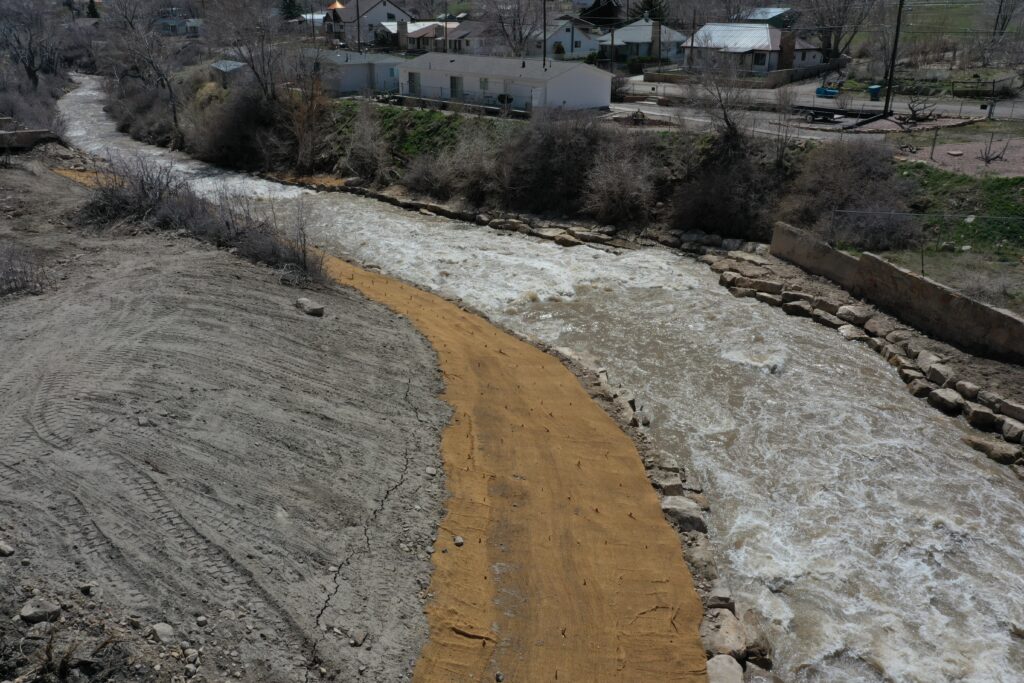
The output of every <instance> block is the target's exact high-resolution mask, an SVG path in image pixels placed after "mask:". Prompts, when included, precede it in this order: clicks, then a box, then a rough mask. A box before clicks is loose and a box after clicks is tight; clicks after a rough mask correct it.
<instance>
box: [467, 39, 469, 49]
mask: <svg viewBox="0 0 1024 683" xmlns="http://www.w3.org/2000/svg"><path fill="white" fill-rule="evenodd" d="M466 47H469V38H466Z"/></svg>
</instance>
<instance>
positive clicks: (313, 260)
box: [82, 157, 322, 278]
mask: <svg viewBox="0 0 1024 683" xmlns="http://www.w3.org/2000/svg"><path fill="white" fill-rule="evenodd" d="M100 178H101V179H100V181H99V183H98V187H97V188H96V190H95V192H94V193H93V197H92V199H91V200H90V201H89V202H88V203H87V204H86V205H85V207H83V209H82V212H83V216H84V217H85V218H86V219H88V220H92V221H94V222H98V223H109V222H111V221H117V220H145V221H147V222H148V223H149V224H150V225H152V226H153V227H155V228H158V229H165V230H186V231H188V232H189V233H190V234H192V235H193V236H194V237H196V238H198V239H202V240H204V241H206V242H210V243H212V244H215V245H217V246H220V247H234V248H236V249H237V250H238V254H239V255H241V256H243V257H246V258H249V259H252V260H254V261H259V262H262V263H266V264H268V265H271V266H277V267H282V268H284V269H286V270H288V271H290V272H299V273H301V274H302V275H303V276H305V277H313V278H319V277H321V275H322V268H321V263H322V260H321V258H319V257H316V256H314V255H313V254H312V252H311V251H310V249H309V243H310V240H309V232H308V225H309V221H308V213H307V211H306V209H305V206H304V205H303V204H302V203H301V201H300V202H298V203H297V205H296V207H295V210H294V212H293V213H292V214H291V216H290V218H288V220H282V219H281V218H280V217H279V215H278V213H277V211H275V209H274V207H272V206H271V207H270V208H269V209H266V208H264V207H263V206H261V205H259V204H257V203H256V202H254V201H253V200H252V199H251V198H248V197H245V196H228V195H224V196H221V197H219V198H218V199H217V201H210V200H208V199H204V198H202V197H200V196H198V195H197V194H196V193H195V192H194V191H193V190H192V189H191V188H190V187H189V186H188V184H187V183H185V182H184V181H183V180H180V179H179V178H177V177H176V176H175V175H174V173H173V172H172V170H171V169H170V167H168V166H164V165H161V164H157V163H154V162H151V161H149V160H146V159H144V158H141V157H140V158H134V159H130V160H127V161H124V160H121V161H117V162H116V163H114V164H113V166H112V168H111V170H110V172H109V173H107V174H103V175H101V176H100Z"/></svg>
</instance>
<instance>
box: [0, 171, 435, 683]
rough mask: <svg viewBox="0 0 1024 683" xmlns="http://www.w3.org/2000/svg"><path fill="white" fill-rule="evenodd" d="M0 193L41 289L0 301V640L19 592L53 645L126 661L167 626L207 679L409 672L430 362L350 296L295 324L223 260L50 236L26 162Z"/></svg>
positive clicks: (269, 275)
mask: <svg viewBox="0 0 1024 683" xmlns="http://www.w3.org/2000/svg"><path fill="white" fill-rule="evenodd" d="M0 195H6V196H15V197H17V198H18V199H19V202H20V204H21V205H22V206H23V207H24V208H25V211H24V212H23V213H22V214H21V215H20V216H19V217H18V218H17V219H15V220H5V221H4V222H3V223H2V224H0V239H5V240H8V239H13V240H15V241H18V242H19V243H21V244H23V245H26V246H28V247H30V248H36V249H40V250H42V251H43V252H45V253H46V261H47V263H48V264H50V272H51V278H52V280H53V282H52V284H51V286H50V287H49V288H48V289H47V290H46V291H45V292H44V293H43V294H42V295H41V296H19V297H8V298H6V299H0V349H3V353H2V354H0V438H2V439H3V446H2V448H0V540H2V541H4V542H6V543H8V544H10V545H11V546H13V547H14V548H15V550H16V552H15V554H14V555H13V556H11V557H7V558H0V585H2V586H5V587H7V588H5V590H4V593H5V594H4V596H3V597H2V599H0V608H2V613H3V616H4V617H5V618H4V619H3V620H0V621H3V622H4V626H3V627H0V638H2V639H3V640H6V641H8V644H9V643H10V642H14V641H19V640H20V639H21V638H23V637H24V636H25V635H26V633H25V631H26V629H25V628H24V627H23V626H19V625H18V624H17V623H15V622H12V621H11V620H10V617H11V616H13V615H15V614H16V613H17V611H18V609H20V608H21V605H22V603H23V602H25V601H27V600H28V599H29V597H31V595H32V592H33V591H37V592H38V593H39V595H41V596H43V597H50V598H51V599H53V600H56V601H58V602H63V603H64V604H65V610H64V614H63V616H64V619H65V621H66V623H65V624H63V625H62V624H58V625H57V627H56V628H57V629H58V630H60V629H65V628H71V625H72V624H73V623H80V622H82V621H83V620H85V621H88V620H89V619H92V618H93V617H95V619H94V622H95V623H101V624H102V625H103V628H104V629H106V630H107V631H110V632H115V631H117V632H123V633H124V634H125V636H124V637H125V638H126V642H128V643H129V646H132V645H131V643H133V642H134V643H137V645H138V648H140V650H139V651H138V652H135V653H134V654H135V655H137V656H138V657H139V659H141V660H142V661H145V657H144V656H143V655H144V654H145V652H144V651H145V648H146V647H147V645H146V643H145V641H144V640H143V639H142V635H141V634H142V631H143V630H144V629H145V627H146V626H147V625H148V624H152V623H155V622H167V623H169V624H171V625H172V626H173V627H174V629H175V643H174V644H173V645H177V640H178V639H180V640H188V641H189V642H190V644H191V645H192V646H193V647H196V648H200V647H201V648H202V649H203V654H202V666H201V668H200V673H201V674H204V675H205V677H206V680H222V679H223V678H224V677H226V676H228V675H231V674H234V673H235V672H240V674H241V675H240V676H239V677H240V678H242V679H243V680H261V681H291V680H304V679H306V678H307V674H308V673H309V671H310V662H313V663H312V672H313V674H314V675H311V676H309V678H310V679H319V677H320V671H319V667H320V666H323V667H324V668H325V669H326V670H327V672H328V675H334V676H336V677H337V679H338V680H352V679H353V678H355V677H356V676H357V675H358V673H359V672H360V671H362V673H363V674H364V675H365V676H366V677H367V679H368V680H388V681H397V680H403V679H404V678H406V677H407V676H408V675H409V673H410V672H411V666H412V662H413V660H414V659H415V657H416V655H417V653H418V652H419V651H420V649H421V647H422V644H423V642H424V640H425V638H426V635H427V624H426V620H425V618H424V615H423V599H424V597H425V591H424V590H423V589H424V587H425V586H426V585H427V581H428V580H429V572H430V563H429V558H428V556H427V555H426V553H425V551H424V548H425V547H426V546H428V545H429V544H430V543H431V541H432V534H433V533H434V528H435V525H436V523H437V521H438V520H439V519H440V516H441V513H442V503H443V486H444V484H443V480H442V478H441V477H440V476H431V475H429V474H427V472H426V469H427V468H428V467H434V468H437V469H438V470H439V469H440V460H439V456H438V450H439V441H440V433H441V429H442V428H443V427H444V425H445V424H446V423H447V421H448V416H449V409H448V407H447V406H446V405H445V404H444V403H443V402H441V401H440V400H439V398H438V397H437V395H438V393H439V392H440V390H441V378H440V374H439V372H438V371H437V369H436V358H435V355H434V352H433V351H432V349H431V348H430V346H429V344H428V343H427V342H426V341H425V340H424V339H423V338H422V337H421V336H420V335H419V334H418V333H417V332H416V331H415V330H414V329H413V327H412V326H411V325H410V324H409V323H408V322H407V321H406V320H405V319H403V318H401V317H399V316H397V315H395V314H394V313H392V312H390V311H389V310H388V309H386V308H384V307H383V306H380V305H378V304H374V303H371V302H369V301H367V300H366V299H364V298H363V297H361V296H360V295H359V294H357V293H355V292H354V291H352V290H341V291H339V290H336V289H332V290H330V291H319V292H315V294H314V296H315V297H316V298H317V300H318V301H320V302H322V303H324V304H325V305H326V307H327V315H326V316H325V317H324V318H322V319H316V318H311V317H308V316H305V315H304V314H303V313H301V312H300V311H299V310H298V309H296V308H295V307H294V305H293V302H294V300H295V298H296V297H297V296H302V295H303V293H302V292H301V291H300V290H298V289H295V288H293V287H286V286H284V285H282V284H281V283H280V281H279V275H278V274H276V273H275V272H274V271H272V270H270V269H267V268H263V267H259V266H255V265H251V264H249V263H246V262H244V261H242V260H241V259H238V258H235V257H232V256H230V255H228V254H227V253H225V252H223V251H217V250H215V249H213V248H209V247H206V246H204V245H201V244H198V243H196V242H194V241H192V240H189V239H175V238H173V237H170V236H166V235H141V236H135V237H126V236H123V235H120V236H106V235H101V234H86V233H84V232H82V231H79V230H68V229H67V228H66V227H65V226H64V225H63V221H64V218H62V216H65V215H66V213H64V212H65V211H66V210H68V209H70V208H73V206H74V205H75V203H76V202H78V201H81V197H82V191H81V190H80V189H77V188H75V187H73V186H72V185H71V184H70V183H68V182H67V181H65V180H63V179H60V178H58V177H57V176H54V175H52V174H48V173H47V172H46V171H45V170H43V169H41V168H40V167H31V165H30V166H29V167H27V168H15V169H7V170H2V171H0ZM54 197H57V198H59V201H58V200H53V199H52V198H54ZM90 582H92V583H95V584H96V585H97V586H98V589H97V590H96V591H94V593H93V596H92V597H90V598H89V601H90V602H91V603H93V604H92V606H91V607H89V606H86V605H84V604H82V603H83V602H84V601H83V600H75V599H74V598H73V597H72V595H73V594H76V593H78V590H77V587H78V586H79V585H81V584H86V583H90ZM78 597H79V598H81V595H79V596H78ZM199 615H202V616H205V617H206V618H207V621H208V623H207V624H206V625H205V626H202V627H200V626H198V625H197V616H199ZM199 621H201V620H199ZM133 632H134V635H133ZM362 633H365V634H366V637H365V639H364V640H363V639H358V640H362V642H361V645H359V646H358V647H356V646H352V645H351V644H350V641H351V640H352V638H353V636H354V635H357V634H358V635H361V634H362ZM90 635H94V634H90ZM133 637H134V638H135V640H134V641H133V640H132V638H133ZM22 642H25V641H22ZM154 652H155V651H154ZM151 654H152V653H151ZM152 661H157V660H155V659H154V660H152ZM152 661H151V662H150V664H152ZM180 664H181V663H180V662H179V663H177V665H178V666H179V667H180ZM174 666H175V662H174V661H173V660H171V659H168V660H166V661H165V662H164V668H163V672H162V673H161V674H159V675H155V674H149V675H148V676H147V675H146V672H147V671H149V672H151V671H152V669H151V668H146V669H143V670H142V671H141V673H140V672H135V673H134V674H132V675H130V676H129V675H128V674H127V672H126V673H125V675H124V676H123V677H124V678H131V679H150V680H165V678H166V677H168V676H169V674H171V673H173V671H175V669H174ZM0 678H2V676H0Z"/></svg>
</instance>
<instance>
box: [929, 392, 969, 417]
mask: <svg viewBox="0 0 1024 683" xmlns="http://www.w3.org/2000/svg"><path fill="white" fill-rule="evenodd" d="M928 403H930V404H932V405H933V406H935V407H936V408H938V409H939V410H941V411H942V412H944V413H946V414H948V415H958V414H959V413H960V409H961V408H962V407H963V403H964V399H963V397H962V396H961V395H960V394H958V393H957V392H956V390H955V389H936V390H935V391H933V392H931V393H930V394H928Z"/></svg>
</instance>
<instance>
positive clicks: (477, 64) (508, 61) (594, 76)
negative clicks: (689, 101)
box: [398, 52, 612, 112]
mask: <svg viewBox="0 0 1024 683" xmlns="http://www.w3.org/2000/svg"><path fill="white" fill-rule="evenodd" d="M398 72H399V76H398V79H399V89H400V94H401V95H402V97H403V98H404V99H405V100H406V101H407V102H411V103H416V102H422V101H424V100H431V101H439V102H456V103H463V104H470V105H477V106H481V107H485V108H493V109H494V110H499V109H503V110H511V111H521V112H532V111H534V110H536V109H567V110H583V109H607V108H608V106H609V105H610V104H611V83H612V75H611V73H609V72H608V71H606V70H604V69H598V68H596V67H593V66H591V65H589V64H584V63H583V62H580V61H558V60H554V59H546V60H541V59H530V58H521V57H514V58H509V57H487V56H481V55H467V54H455V53H450V52H449V53H438V52H430V53H427V54H425V55H420V56H419V57H416V58H415V59H411V60H408V61H406V62H403V63H402V64H401V65H400V66H399V69H398Z"/></svg>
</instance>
